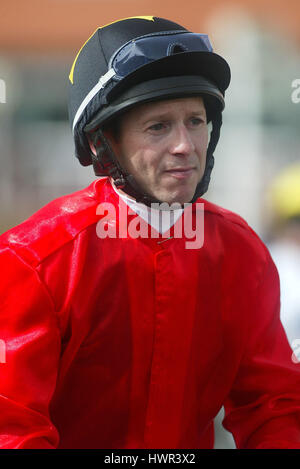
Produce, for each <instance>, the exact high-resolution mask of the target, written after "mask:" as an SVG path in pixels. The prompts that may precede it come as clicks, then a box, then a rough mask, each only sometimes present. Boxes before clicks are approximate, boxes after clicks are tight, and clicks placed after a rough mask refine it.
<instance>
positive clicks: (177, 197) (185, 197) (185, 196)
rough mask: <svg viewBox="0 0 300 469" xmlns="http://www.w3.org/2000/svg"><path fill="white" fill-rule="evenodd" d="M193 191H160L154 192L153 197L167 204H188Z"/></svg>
mask: <svg viewBox="0 0 300 469" xmlns="http://www.w3.org/2000/svg"><path fill="white" fill-rule="evenodd" d="M194 194H195V191H194V192H193V193H192V192H191V191H187V192H185V193H183V192H182V191H180V192H174V193H171V194H170V193H160V194H156V195H155V197H156V198H157V199H158V200H161V201H162V202H166V203H168V204H169V205H171V204H175V203H178V204H188V203H189V202H190V201H191V200H192V198H193V197H194Z"/></svg>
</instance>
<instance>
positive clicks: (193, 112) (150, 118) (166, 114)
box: [141, 109, 206, 125]
mask: <svg viewBox="0 0 300 469" xmlns="http://www.w3.org/2000/svg"><path fill="white" fill-rule="evenodd" d="M150 112H151V111H150ZM188 114H189V115H191V116H202V117H205V116H206V112H205V109H199V110H191V111H190V112H188ZM169 116H170V111H165V112H159V113H157V114H156V113H155V112H153V114H152V115H151V114H150V115H149V116H147V115H146V116H143V118H142V120H141V123H142V124H143V125H144V124H147V122H151V121H157V120H158V121H160V120H162V121H164V120H166V119H168V118H169Z"/></svg>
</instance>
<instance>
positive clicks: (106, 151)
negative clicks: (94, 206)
mask: <svg viewBox="0 0 300 469" xmlns="http://www.w3.org/2000/svg"><path fill="white" fill-rule="evenodd" d="M221 125H222V114H221V112H220V113H218V114H217V115H216V116H215V117H214V119H213V120H212V130H211V134H210V141H209V145H208V148H207V153H206V165H205V171H204V174H203V177H202V179H201V181H200V182H199V184H198V185H197V187H196V191H195V194H194V196H193V198H192V200H191V202H190V203H193V202H195V200H197V199H198V197H201V196H202V195H203V194H204V193H205V192H206V191H207V189H208V186H209V182H210V176H211V172H212V169H213V167H214V156H213V152H214V151H215V148H216V146H217V143H218V140H219V137H220V130H221ZM89 137H90V138H91V140H92V142H93V144H94V147H95V149H96V155H95V154H94V153H92V162H93V168H94V172H95V175H96V176H110V177H112V178H113V180H114V184H115V186H116V187H117V188H118V189H122V190H123V191H124V192H126V193H127V194H128V195H130V196H132V197H134V198H135V199H136V201H137V202H140V203H143V204H145V205H148V206H151V204H152V203H156V204H157V203H159V204H161V203H162V201H161V200H158V199H155V198H154V197H152V196H151V195H149V194H147V193H145V192H144V191H143V190H142V189H141V187H140V186H139V185H138V184H137V182H136V181H135V179H134V178H133V176H132V175H131V174H128V173H127V172H126V171H125V170H124V169H123V168H122V167H121V165H120V163H119V161H118V160H117V158H116V156H115V154H114V152H113V150H112V148H111V145H110V143H109V141H108V139H107V138H106V137H105V135H104V133H103V131H102V129H101V128H98V129H97V130H96V131H93V132H90V133H89Z"/></svg>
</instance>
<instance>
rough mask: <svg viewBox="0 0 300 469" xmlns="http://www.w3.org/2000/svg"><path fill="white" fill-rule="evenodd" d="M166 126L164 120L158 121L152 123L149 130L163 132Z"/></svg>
mask: <svg viewBox="0 0 300 469" xmlns="http://www.w3.org/2000/svg"><path fill="white" fill-rule="evenodd" d="M165 128H166V124H165V123H164V122H157V123H156V124H152V125H150V127H149V130H152V131H153V132H161V131H162V130H164V129H165Z"/></svg>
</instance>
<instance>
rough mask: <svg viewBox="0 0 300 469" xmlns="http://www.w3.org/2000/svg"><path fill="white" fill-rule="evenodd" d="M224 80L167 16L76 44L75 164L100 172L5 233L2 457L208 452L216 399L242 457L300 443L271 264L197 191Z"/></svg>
mask: <svg viewBox="0 0 300 469" xmlns="http://www.w3.org/2000/svg"><path fill="white" fill-rule="evenodd" d="M229 81H230V70H229V66H228V64H227V63H226V61H225V60H224V59H223V58H221V57H220V56H219V55H217V54H215V53H214V52H213V51H212V48H211V45H210V42H209V39H208V37H207V36H205V35H199V34H194V33H191V32H189V31H187V30H186V29H184V28H183V27H182V26H180V25H178V24H176V23H173V22H171V21H168V20H165V19H162V18H156V17H137V18H128V19H125V20H121V21H117V22H115V23H112V24H110V25H107V26H105V27H103V28H99V29H97V31H96V32H95V33H94V34H93V35H92V36H91V37H90V39H89V40H88V41H87V42H86V43H85V45H84V46H83V47H82V49H81V50H80V52H79V54H78V55H77V58H76V60H75V62H74V64H73V66H72V69H71V73H70V120H71V123H72V128H73V134H74V141H75V149H76V155H77V157H78V158H79V160H80V162H81V163H82V164H83V165H88V164H93V166H94V169H95V173H96V174H97V175H100V176H103V177H102V178H100V179H97V180H96V181H95V182H94V183H93V184H91V186H89V187H88V188H87V189H85V190H82V191H79V192H77V193H75V194H72V195H70V196H66V197H62V198H60V199H57V200H55V201H54V202H52V203H50V204H49V205H47V206H46V207H44V208H42V209H41V210H40V211H39V212H37V213H36V214H35V215H33V216H32V217H31V218H29V219H28V220H27V221H26V222H24V223H23V224H22V225H20V226H19V227H16V228H14V229H13V230H10V231H9V232H8V233H6V234H4V235H3V236H2V239H1V256H0V260H1V267H2V268H1V272H2V273H3V279H2V281H1V287H2V302H1V340H3V341H4V343H5V344H6V362H5V363H2V364H1V367H2V369H1V383H0V386H1V388H0V389H1V401H0V402H1V416H2V418H1V435H2V436H1V440H0V441H1V445H2V447H3V448H119V449H121V448H212V447H213V419H214V417H215V416H216V415H217V413H218V411H219V410H220V408H221V407H222V406H223V405H224V406H225V412H226V417H225V420H224V426H225V427H226V428H227V429H228V430H229V431H230V432H232V434H233V436H234V438H235V442H236V445H237V447H238V448H270V447H273V448H300V424H299V418H298V416H299V412H300V373H299V368H298V366H297V364H295V363H294V362H293V361H292V359H291V355H292V351H291V349H290V348H289V345H288V342H287V339H286V336H285V333H284V331H283V328H282V325H281V323H280V319H279V284H278V274H277V271H276V268H275V266H274V264H273V262H272V259H271V257H270V255H269V253H268V251H267V249H266V247H265V246H264V244H263V243H262V242H261V240H260V239H259V238H258V236H257V235H256V234H255V233H254V232H253V231H252V230H251V228H249V226H248V225H247V223H246V222H245V221H244V220H242V219H241V218H240V217H239V216H238V215H235V214H233V213H231V212H228V211H227V210H225V209H223V208H220V207H218V206H216V205H214V204H211V203H209V202H207V201H205V200H204V199H201V198H199V197H200V196H201V195H203V194H204V193H205V191H206V190H207V187H208V183H209V179H210V173H211V170H212V167H213V151H214V148H215V146H216V144H217V141H218V138H219V132H220V127H221V121H222V120H221V113H222V110H223V108H224V93H225V90H226V89H227V87H228V85H229ZM208 123H209V124H210V125H211V126H212V130H211V134H210V136H208V130H207V129H208ZM165 214H168V215H169V218H168V219H167V220H166V218H165V217H164V216H163V215H165ZM203 214H204V216H203ZM195 226H196V229H195ZM199 233H200V234H201V237H200V238H201V239H200V241H201V242H200V243H199V242H198V243H196V244H193V242H192V241H193V239H192V236H191V235H192V234H194V237H197V236H198V234H199ZM198 241H199V239H198ZM188 243H189V244H188Z"/></svg>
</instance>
